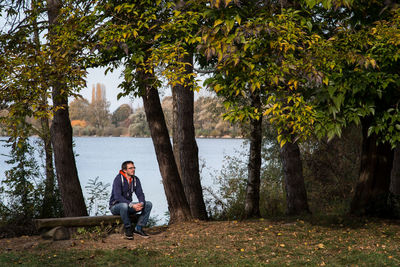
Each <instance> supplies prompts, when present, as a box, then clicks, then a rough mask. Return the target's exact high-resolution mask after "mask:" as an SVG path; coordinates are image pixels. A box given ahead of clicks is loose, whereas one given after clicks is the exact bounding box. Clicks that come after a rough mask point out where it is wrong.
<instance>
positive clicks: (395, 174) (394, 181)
mask: <svg viewBox="0 0 400 267" xmlns="http://www.w3.org/2000/svg"><path fill="white" fill-rule="evenodd" d="M390 177H391V178H390V187H389V190H390V193H392V194H394V195H397V196H400V146H397V147H396V148H395V150H394V158H393V167H392V172H391V174H390Z"/></svg>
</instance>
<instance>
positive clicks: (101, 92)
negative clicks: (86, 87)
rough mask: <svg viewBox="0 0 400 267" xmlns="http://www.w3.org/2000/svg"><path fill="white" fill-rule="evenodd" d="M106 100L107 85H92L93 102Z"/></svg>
mask: <svg viewBox="0 0 400 267" xmlns="http://www.w3.org/2000/svg"><path fill="white" fill-rule="evenodd" d="M101 101H106V86H105V85H104V84H102V83H97V84H96V85H94V84H93V85H92V104H93V103H95V102H101Z"/></svg>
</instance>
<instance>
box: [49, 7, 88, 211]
mask: <svg viewBox="0 0 400 267" xmlns="http://www.w3.org/2000/svg"><path fill="white" fill-rule="evenodd" d="M47 8H48V18H49V34H50V46H51V47H52V48H51V49H52V50H53V51H56V50H57V47H55V46H54V45H53V42H52V39H53V38H52V36H54V35H55V34H56V33H55V31H54V27H56V26H57V16H58V15H59V13H60V9H61V3H60V2H59V1H57V0H47ZM53 54H56V53H53ZM57 61H58V60H57V57H56V56H53V58H52V62H53V68H54V70H53V73H52V74H51V81H50V84H51V87H52V90H53V91H52V99H53V106H54V110H55V111H54V118H53V122H52V125H51V135H52V144H53V149H54V158H55V166H56V173H57V179H58V185H59V188H60V193H61V199H62V203H63V210H64V215H65V216H86V215H87V210H86V205H85V201H84V198H83V194H82V188H81V185H80V183H79V178H78V171H77V169H76V164H75V157H74V153H73V150H72V146H73V145H72V127H71V122H70V119H69V113H68V96H67V92H68V88H65V87H66V85H65V84H64V83H62V81H63V73H60V72H57V69H56V66H58V63H57Z"/></svg>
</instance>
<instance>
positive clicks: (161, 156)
mask: <svg viewBox="0 0 400 267" xmlns="http://www.w3.org/2000/svg"><path fill="white" fill-rule="evenodd" d="M140 76H141V79H140V80H141V81H152V80H153V79H152V77H148V75H146V74H145V73H141V75H140ZM142 97H143V106H144V110H145V113H146V118H147V122H148V124H149V128H150V133H151V138H152V140H153V145H154V149H155V151H156V156H157V161H158V166H159V168H160V173H161V176H162V181H163V185H164V191H165V195H166V197H167V202H168V210H169V213H170V221H169V223H170V224H173V223H176V222H181V221H187V220H190V219H191V218H192V217H191V215H190V209H189V205H188V202H187V200H186V197H185V193H184V190H183V186H182V182H181V179H180V177H179V172H178V168H177V166H176V162H175V158H174V153H173V151H172V146H171V141H170V138H169V134H168V129H167V125H166V123H165V118H164V114H163V111H162V107H161V102H160V97H159V95H158V91H157V89H156V88H154V87H153V86H151V85H150V82H147V83H146V85H145V88H144V92H143V96H142Z"/></svg>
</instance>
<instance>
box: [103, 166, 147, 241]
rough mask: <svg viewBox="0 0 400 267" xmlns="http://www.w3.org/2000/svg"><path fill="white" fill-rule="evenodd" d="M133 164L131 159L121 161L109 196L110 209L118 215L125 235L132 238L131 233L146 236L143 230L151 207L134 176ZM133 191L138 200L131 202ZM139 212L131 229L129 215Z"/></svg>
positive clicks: (137, 179)
mask: <svg viewBox="0 0 400 267" xmlns="http://www.w3.org/2000/svg"><path fill="white" fill-rule="evenodd" d="M135 169H136V167H135V165H134V163H133V162H132V161H125V162H124V163H122V166H121V170H120V171H119V173H118V175H117V176H116V177H115V179H114V182H113V186H112V192H111V197H110V210H111V213H112V214H114V215H120V216H121V219H122V222H123V223H124V227H125V237H126V238H127V239H133V234H136V235H138V236H141V237H144V238H148V237H149V235H148V234H146V233H145V232H143V227H144V226H145V225H146V224H147V222H148V220H149V217H150V211H151V208H152V207H153V205H152V203H151V202H150V201H145V198H144V194H143V190H142V185H141V183H140V180H139V178H138V177H137V176H135ZM133 192H135V194H136V196H137V198H138V200H139V202H132V194H133ZM138 212H141V214H140V216H139V219H138V222H137V224H136V227H135V228H134V229H133V227H132V225H131V220H130V218H129V216H130V215H131V214H136V213H138Z"/></svg>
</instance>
